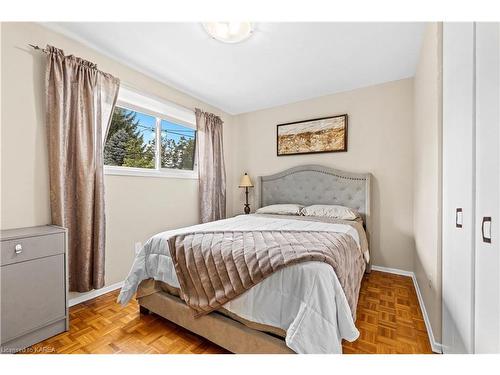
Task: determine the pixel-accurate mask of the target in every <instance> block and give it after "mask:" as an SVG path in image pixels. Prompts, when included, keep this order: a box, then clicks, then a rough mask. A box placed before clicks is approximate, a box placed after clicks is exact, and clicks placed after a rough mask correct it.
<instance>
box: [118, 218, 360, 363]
mask: <svg viewBox="0 0 500 375" xmlns="http://www.w3.org/2000/svg"><path fill="white" fill-rule="evenodd" d="M214 228H216V229H217V230H221V229H224V228H226V229H227V230H269V229H272V230H279V229H283V230H284V229H286V230H300V231H304V230H328V231H336V232H340V233H346V234H348V235H350V236H352V238H353V239H354V240H355V242H356V244H357V245H358V246H359V247H360V248H361V242H362V241H363V240H366V239H363V238H360V236H362V235H363V234H364V233H360V231H359V226H357V227H356V226H353V225H350V224H349V223H339V222H331V220H326V221H325V220H319V219H317V218H316V219H312V218H310V219H307V218H303V217H301V218H299V217H295V216H286V217H285V216H281V215H280V216H279V217H276V216H274V215H256V214H255V215H241V216H237V217H234V218H230V219H225V220H219V221H217V222H211V223H206V224H201V225H195V226H192V227H188V228H181V229H177V230H173V231H167V232H163V233H159V234H157V235H155V236H153V237H152V238H151V239H150V240H149V241H147V242H146V244H145V245H144V247H143V249H141V251H140V252H139V254H138V255H137V257H136V259H135V261H134V264H133V266H132V269H131V271H130V273H129V275H128V277H127V279H126V280H125V282H124V286H123V288H122V291H121V293H120V296H119V298H118V300H119V302H120V303H122V304H125V303H127V301H128V300H129V299H130V298H131V297H132V296H133V294H134V293H135V292H136V290H137V287H138V286H139V284H140V283H141V282H142V281H143V280H147V279H153V280H156V281H160V282H163V283H165V284H167V285H169V286H170V287H174V288H179V282H178V279H177V275H176V272H175V268H174V265H173V262H172V259H171V257H170V252H169V249H168V239H169V238H171V237H172V236H175V235H176V234H179V233H183V232H187V231H197V230H198V231H203V230H213V229H214ZM360 251H361V250H360ZM365 257H366V258H367V255H365ZM223 308H224V310H226V311H227V313H228V314H234V315H235V316H237V317H238V318H240V319H242V320H245V321H248V322H252V323H256V324H260V325H264V326H268V327H273V328H275V329H277V330H281V331H283V332H286V335H285V342H286V345H287V346H288V347H289V348H290V349H292V350H293V351H295V352H297V353H341V352H342V339H346V340H348V341H354V340H356V339H357V337H358V336H359V331H358V330H357V328H356V326H355V324H354V319H353V317H352V314H351V310H350V308H349V305H348V303H347V300H346V297H345V294H344V292H343V290H342V287H341V286H340V283H339V280H338V278H337V275H336V274H335V272H334V271H333V268H332V267H331V266H329V265H328V264H325V263H321V262H305V263H300V264H296V265H293V266H290V267H287V268H284V269H281V270H279V271H277V272H275V273H274V274H272V275H271V276H270V277H268V278H266V279H265V280H263V281H262V282H260V283H259V284H257V285H255V286H254V287H252V288H251V289H249V290H248V291H246V292H245V293H244V294H242V295H241V296H239V297H237V298H235V299H233V300H231V301H229V302H227V303H226V304H225V305H224V306H223Z"/></svg>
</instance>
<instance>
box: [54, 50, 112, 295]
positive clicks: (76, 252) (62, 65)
mask: <svg viewBox="0 0 500 375" xmlns="http://www.w3.org/2000/svg"><path fill="white" fill-rule="evenodd" d="M45 53H46V54H47V66H46V76H45V79H46V121H47V134H48V151H49V180H50V206H51V216H52V223H53V224H56V225H60V226H62V227H65V228H67V229H68V274H69V290H70V291H76V292H87V291H89V290H92V289H98V288H102V287H103V286H104V246H105V216H104V175H103V141H104V138H105V133H106V131H107V128H108V125H109V123H110V120H111V114H112V112H113V107H114V105H115V103H116V99H117V96H118V89H119V86H120V81H119V80H118V79H117V78H115V77H113V76H111V75H110V74H107V73H103V72H101V71H99V70H98V69H97V66H96V65H95V64H93V63H91V62H89V61H86V60H83V59H80V58H78V57H75V56H65V55H64V52H63V51H62V50H60V49H57V48H55V47H52V46H47V48H46V49H45Z"/></svg>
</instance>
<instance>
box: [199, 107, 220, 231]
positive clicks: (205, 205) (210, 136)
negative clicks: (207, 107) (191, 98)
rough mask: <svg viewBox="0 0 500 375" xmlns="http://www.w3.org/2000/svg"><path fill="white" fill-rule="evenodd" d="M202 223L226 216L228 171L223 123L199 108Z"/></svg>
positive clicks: (218, 118)
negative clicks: (225, 161)
mask: <svg viewBox="0 0 500 375" xmlns="http://www.w3.org/2000/svg"><path fill="white" fill-rule="evenodd" d="M195 114H196V128H197V136H196V139H197V145H196V149H197V150H198V151H197V153H198V175H199V200H200V221H201V222H202V223H206V222H209V221H214V220H220V219H224V218H225V217H226V169H225V165H224V150H223V145H222V143H223V142H222V124H223V122H222V120H221V119H220V117H219V116H216V115H214V114H212V113H207V112H203V111H202V110H201V109H198V108H196V111H195Z"/></svg>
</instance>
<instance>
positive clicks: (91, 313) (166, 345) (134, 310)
mask: <svg viewBox="0 0 500 375" xmlns="http://www.w3.org/2000/svg"><path fill="white" fill-rule="evenodd" d="M117 295H118V291H114V292H110V293H107V294H105V295H103V296H100V297H98V298H95V299H93V300H90V301H87V302H84V303H81V304H79V305H76V306H73V307H71V308H70V330H69V331H68V332H65V333H62V334H60V335H57V336H54V337H51V338H49V339H47V340H45V341H43V342H41V343H39V344H36V345H34V346H32V347H31V348H28V349H27V350H26V351H25V352H26V353H80V354H83V353H108V354H111V353H129V354H132V353H141V354H149V353H151V354H153V353H170V354H174V353H175V354H180V353H188V354H196V353H199V354H209V353H217V354H222V353H227V351H226V350H225V349H222V348H221V347H219V346H217V345H215V344H213V343H211V342H209V341H207V340H205V339H203V338H202V337H199V336H197V335H195V334H193V333H191V332H189V331H187V330H185V329H184V328H182V327H179V326H177V325H175V324H173V323H170V322H169V321H167V320H165V319H163V318H161V317H159V316H157V315H154V314H151V315H140V314H139V306H138V304H137V302H135V301H132V302H130V303H129V304H128V305H127V306H126V307H125V308H123V307H121V306H120V305H118V304H117V303H116V297H117ZM356 326H357V327H358V329H359V331H360V337H359V338H358V340H356V341H355V342H353V343H349V342H345V341H344V345H343V349H344V353H349V354H351V353H363V354H369V353H431V347H430V344H429V339H428V336H427V331H426V328H425V324H424V321H423V317H422V313H421V311H420V307H419V305H418V300H417V295H416V292H415V289H414V287H413V282H412V280H411V278H409V277H405V276H399V275H392V274H388V273H383V272H377V271H373V272H372V273H371V274H369V275H365V277H364V279H363V284H362V286H361V291H360V297H359V303H358V311H357V321H356Z"/></svg>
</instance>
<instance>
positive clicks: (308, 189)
mask: <svg viewBox="0 0 500 375" xmlns="http://www.w3.org/2000/svg"><path fill="white" fill-rule="evenodd" d="M370 177H371V175H370V173H350V172H343V171H339V170H338V169H332V168H327V167H323V166H320V165H302V166H298V167H294V168H290V169H287V170H285V171H283V172H280V173H276V174H273V175H270V176H260V177H259V178H258V181H259V192H260V193H259V207H263V206H268V205H271V204H280V203H297V204H303V205H306V206H307V205H312V204H337V205H341V206H346V207H350V208H354V209H355V210H357V211H358V212H359V213H360V214H361V217H362V218H363V222H364V224H365V228H366V229H367V230H368V228H370V225H369V224H370Z"/></svg>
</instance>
